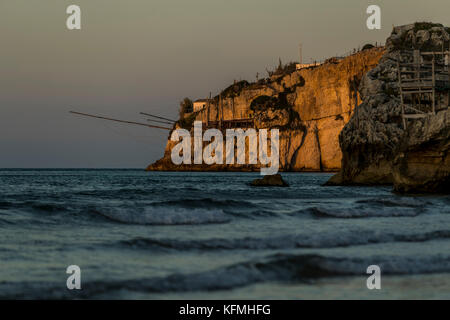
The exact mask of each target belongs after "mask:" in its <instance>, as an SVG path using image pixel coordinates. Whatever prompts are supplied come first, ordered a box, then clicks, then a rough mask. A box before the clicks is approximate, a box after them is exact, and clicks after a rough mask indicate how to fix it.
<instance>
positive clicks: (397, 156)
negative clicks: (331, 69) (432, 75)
mask: <svg viewBox="0 0 450 320" xmlns="http://www.w3.org/2000/svg"><path fill="white" fill-rule="evenodd" d="M449 33H450V29H449V28H446V27H444V26H443V25H441V24H433V23H415V24H410V25H405V26H400V27H395V28H394V29H393V31H392V34H391V36H390V37H389V38H388V39H387V42H386V53H385V54H384V55H383V57H382V58H381V60H380V63H379V64H378V65H377V66H376V67H375V68H374V69H372V70H371V71H369V72H368V73H367V74H366V75H365V76H364V77H363V79H362V81H361V84H360V87H359V92H360V95H361V99H362V101H363V102H362V103H361V104H360V105H359V106H358V107H357V108H356V110H355V112H354V114H353V116H352V118H351V119H350V121H349V122H348V123H347V124H346V125H345V127H344V129H343V130H342V132H341V133H340V135H339V144H340V147H341V150H342V153H343V157H342V168H341V170H340V172H339V173H338V174H337V175H335V176H333V177H332V178H331V179H330V180H329V182H328V183H327V184H328V185H376V184H389V185H393V188H394V191H397V192H405V193H428V192H433V193H449V192H450V188H449V186H450V184H449V183H450V158H449V147H450V113H449V110H448V108H445V107H444V108H441V110H439V111H438V112H436V114H429V115H428V116H427V117H424V118H420V119H413V120H408V121H407V127H406V129H405V128H404V126H403V125H402V110H401V100H400V94H399V85H398V67H397V61H402V60H404V59H406V56H405V54H406V52H408V51H409V52H411V51H412V50H414V49H415V50H420V51H422V52H425V51H428V52H431V51H441V50H443V48H448V46H449V42H450V34H449ZM447 63H448V61H447ZM448 89H449V88H447V90H448ZM447 99H448V98H447ZM441 103H442V104H447V106H448V100H447V101H442V102H441Z"/></svg>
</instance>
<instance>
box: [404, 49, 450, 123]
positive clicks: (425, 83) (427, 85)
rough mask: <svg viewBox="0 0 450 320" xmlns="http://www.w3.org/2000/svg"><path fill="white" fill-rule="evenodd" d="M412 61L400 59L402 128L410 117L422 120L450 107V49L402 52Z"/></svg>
mask: <svg viewBox="0 0 450 320" xmlns="http://www.w3.org/2000/svg"><path fill="white" fill-rule="evenodd" d="M402 56H406V57H408V60H409V62H400V60H398V61H397V70H398V88H399V94H400V99H401V107H402V121H403V128H404V129H406V126H407V120H408V119H419V118H424V117H427V116H429V115H431V114H436V112H437V111H439V110H443V109H446V108H448V107H449V105H450V101H449V99H450V98H449V97H450V68H449V56H450V50H449V51H444V50H442V51H439V52H420V51H419V50H414V51H412V52H403V53H402Z"/></svg>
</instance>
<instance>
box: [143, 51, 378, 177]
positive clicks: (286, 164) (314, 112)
mask: <svg viewBox="0 0 450 320" xmlns="http://www.w3.org/2000/svg"><path fill="white" fill-rule="evenodd" d="M383 54H384V48H372V49H368V50H364V51H361V52H358V53H356V54H354V55H351V56H349V57H346V58H344V59H329V61H327V62H326V63H324V64H322V65H320V66H317V67H311V68H308V69H302V70H298V71H293V72H287V73H284V74H279V75H273V76H271V77H270V78H268V79H264V80H260V81H258V82H257V83H252V84H249V83H247V82H245V81H243V82H239V83H236V84H234V85H232V86H230V87H228V88H227V89H225V90H224V91H222V93H221V95H220V96H217V97H215V99H214V101H213V102H211V103H210V107H209V108H208V109H205V110H203V111H202V112H197V113H196V114H194V115H191V116H190V117H191V120H194V118H195V120H200V121H203V122H204V123H205V124H206V123H207V122H208V123H209V124H210V125H211V123H216V124H217V123H218V122H219V120H220V119H223V120H224V121H227V120H233V119H234V120H236V119H253V120H254V127H255V128H256V129H261V128H268V129H271V128H278V129H279V130H280V169H281V170H284V171H336V170H338V169H339V168H340V166H341V158H342V153H341V149H340V146H339V138H338V137H339V133H340V132H341V130H342V129H343V128H344V126H345V124H346V123H347V122H348V121H349V120H350V118H351V116H352V114H353V110H354V108H355V106H356V105H358V104H359V103H360V102H361V101H360V94H359V92H358V90H357V88H358V86H359V83H360V82H361V80H362V78H363V76H364V75H365V74H366V73H367V72H368V71H369V70H371V69H373V68H374V67H376V66H377V64H378V62H379V60H380V58H381V57H382V56H383ZM219 101H221V103H219ZM220 105H222V107H221V108H220V107H219V106H220ZM181 125H182V124H181V122H180V123H177V125H176V126H175V127H174V128H177V127H179V126H181ZM174 145H175V143H174V142H171V141H168V143H167V146H166V149H165V153H164V157H163V158H162V159H160V160H158V161H157V162H155V163H154V164H152V165H150V166H149V167H148V170H202V171H203V170H224V171H227V170H238V171H243V170H244V171H245V170H259V166H258V165H254V166H249V165H234V166H233V165H228V166H227V165H213V166H207V165H181V166H176V165H173V164H172V162H171V159H170V154H171V149H172V148H173V146H174Z"/></svg>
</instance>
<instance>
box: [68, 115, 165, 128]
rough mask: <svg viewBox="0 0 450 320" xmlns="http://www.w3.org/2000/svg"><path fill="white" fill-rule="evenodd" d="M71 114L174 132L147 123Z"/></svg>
mask: <svg viewBox="0 0 450 320" xmlns="http://www.w3.org/2000/svg"><path fill="white" fill-rule="evenodd" d="M70 113H73V114H76V115H80V116H85V117H91V118H97V119H103V120H109V121H115V122H121V123H128V124H135V125H138V126H144V127H149V128H156V129H164V130H172V129H170V128H166V127H159V126H152V125H151V124H146V123H140V122H134V121H127V120H119V119H113V118H108V117H102V116H96V115H92V114H87V113H82V112H76V111H70Z"/></svg>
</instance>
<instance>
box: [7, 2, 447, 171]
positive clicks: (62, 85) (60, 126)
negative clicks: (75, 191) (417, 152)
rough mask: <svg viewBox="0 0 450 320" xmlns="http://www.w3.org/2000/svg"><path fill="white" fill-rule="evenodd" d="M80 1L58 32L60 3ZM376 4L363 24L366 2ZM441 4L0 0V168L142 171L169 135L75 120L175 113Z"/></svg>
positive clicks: (439, 16)
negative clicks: (73, 20)
mask: <svg viewBox="0 0 450 320" xmlns="http://www.w3.org/2000/svg"><path fill="white" fill-rule="evenodd" d="M72 4H76V5H78V6H80V8H81V30H68V29H67V27H66V19H67V18H68V17H69V15H68V14H66V8H67V7H68V6H69V5H72ZM370 4H375V5H379V6H380V8H381V29H380V30H368V29H367V27H366V20H367V18H368V14H367V13H366V8H367V7H368V5H370ZM449 12H450V1H448V0H428V1H423V0H385V1H375V0H374V1H365V0H341V1H336V0H272V1H269V0H189V1H187V0H39V1H30V0H1V1H0V40H1V47H0V48H1V49H0V168H145V167H146V166H147V165H148V164H150V163H151V162H153V161H155V160H157V159H158V158H160V157H161V156H162V155H163V152H164V147H165V144H166V141H167V138H168V131H165V130H157V129H150V128H146V127H138V126H130V125H121V124H115V123H110V122H105V121H102V120H96V119H89V118H81V117H77V116H74V115H72V114H69V111H70V110H76V111H81V112H88V113H93V114H98V115H106V116H110V117H116V118H120V119H126V120H132V121H140V122H145V121H146V118H145V117H143V116H141V115H139V112H148V113H153V114H157V115H162V116H165V117H168V118H172V119H176V118H177V113H178V108H179V101H181V100H182V99H183V98H184V97H190V98H192V99H197V98H204V97H206V96H207V95H209V92H212V94H213V95H215V94H217V93H218V92H219V91H220V90H221V89H223V88H225V87H226V86H228V85H229V84H231V83H233V81H234V80H241V79H242V80H243V79H245V80H248V81H254V80H255V78H256V73H259V75H260V77H261V76H265V75H266V71H265V70H266V68H272V67H274V66H276V65H277V63H278V59H279V58H281V60H282V61H283V62H289V61H298V60H299V49H298V48H299V43H302V47H303V61H304V62H310V61H311V60H321V59H323V58H328V57H331V56H334V55H341V54H343V53H345V52H348V51H351V50H352V49H353V48H357V47H359V46H363V45H364V44H366V43H369V42H372V43H374V42H382V43H384V42H385V39H386V38H387V37H388V36H389V34H390V32H391V30H392V25H402V24H408V23H412V22H415V21H432V22H439V23H443V24H445V25H447V26H450V15H448V13H449Z"/></svg>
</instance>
